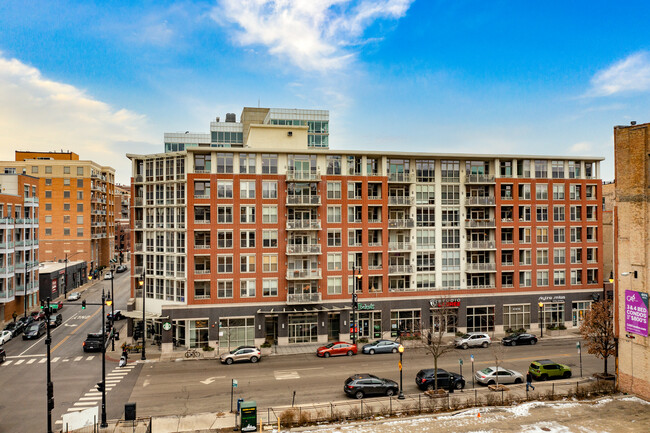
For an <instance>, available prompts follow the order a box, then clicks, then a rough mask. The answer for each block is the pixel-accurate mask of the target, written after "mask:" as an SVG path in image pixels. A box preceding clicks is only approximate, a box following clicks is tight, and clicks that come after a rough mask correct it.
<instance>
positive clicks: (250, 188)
mask: <svg viewBox="0 0 650 433" xmlns="http://www.w3.org/2000/svg"><path fill="white" fill-rule="evenodd" d="M231 185H232V184H231ZM239 198H243V199H248V198H255V181H254V180H242V181H240V182H239Z"/></svg>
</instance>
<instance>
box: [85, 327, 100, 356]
mask: <svg viewBox="0 0 650 433" xmlns="http://www.w3.org/2000/svg"><path fill="white" fill-rule="evenodd" d="M82 347H83V349H84V352H101V351H102V333H101V332H92V333H90V334H88V335H86V340H85V341H84V342H83V343H82Z"/></svg>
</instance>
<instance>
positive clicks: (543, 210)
mask: <svg viewBox="0 0 650 433" xmlns="http://www.w3.org/2000/svg"><path fill="white" fill-rule="evenodd" d="M536 211H537V221H540V222H543V221H548V206H537V207H536Z"/></svg>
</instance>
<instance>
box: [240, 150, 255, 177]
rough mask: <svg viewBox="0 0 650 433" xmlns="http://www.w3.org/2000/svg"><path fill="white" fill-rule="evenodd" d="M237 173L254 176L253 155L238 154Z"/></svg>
mask: <svg viewBox="0 0 650 433" xmlns="http://www.w3.org/2000/svg"><path fill="white" fill-rule="evenodd" d="M239 172H240V173H241V174H255V154H254V153H240V154H239Z"/></svg>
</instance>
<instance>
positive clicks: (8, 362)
mask: <svg viewBox="0 0 650 433" xmlns="http://www.w3.org/2000/svg"><path fill="white" fill-rule="evenodd" d="M12 362H13V361H11V360H9V361H5V362H4V363H3V364H2V366H3V367H4V366H6V365H9V364H11V363H12Z"/></svg>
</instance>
